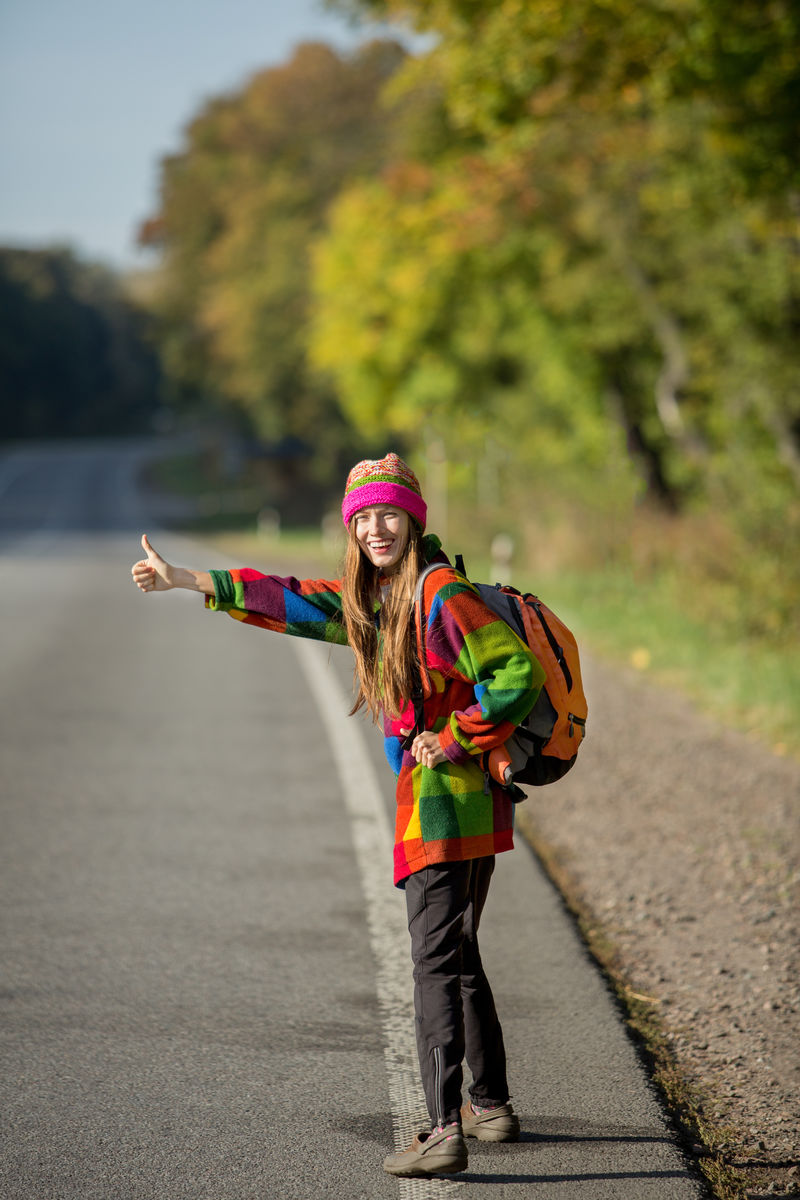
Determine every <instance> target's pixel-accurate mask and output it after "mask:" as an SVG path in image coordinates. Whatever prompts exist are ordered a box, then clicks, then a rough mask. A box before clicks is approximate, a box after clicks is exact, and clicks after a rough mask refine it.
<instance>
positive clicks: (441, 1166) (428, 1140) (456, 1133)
mask: <svg viewBox="0 0 800 1200" xmlns="http://www.w3.org/2000/svg"><path fill="white" fill-rule="evenodd" d="M466 1166H467V1147H466V1146H465V1145H464V1137H463V1135H462V1133H461V1130H460V1129H459V1127H458V1125H447V1126H445V1128H444V1129H443V1130H441V1132H439V1133H418V1134H417V1136H416V1137H415V1138H414V1140H413V1142H412V1143H411V1145H410V1146H409V1147H408V1149H407V1150H401V1151H400V1152H399V1153H397V1154H390V1155H389V1157H388V1158H386V1159H384V1161H383V1169H384V1171H388V1172H389V1174H390V1175H454V1174H455V1173H456V1172H457V1171H464V1170H466Z"/></svg>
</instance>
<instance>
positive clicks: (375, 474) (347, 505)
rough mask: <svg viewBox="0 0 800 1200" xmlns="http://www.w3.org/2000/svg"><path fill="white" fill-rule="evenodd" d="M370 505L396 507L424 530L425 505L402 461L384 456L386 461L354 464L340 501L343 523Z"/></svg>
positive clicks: (392, 455) (408, 469) (376, 460)
mask: <svg viewBox="0 0 800 1200" xmlns="http://www.w3.org/2000/svg"><path fill="white" fill-rule="evenodd" d="M373 504H396V505H397V507H398V508H402V509H403V510H404V512H407V513H408V514H409V515H410V516H412V517H413V518H414V520H415V521H416V522H417V523H418V525H419V526H420V528H421V529H423V530H424V529H425V517H426V515H427V512H428V506H427V505H426V503H425V501H424V500H423V499H422V493H421V491H420V486H419V480H418V479H417V477H416V475H415V474H414V472H413V471H412V470H411V467H409V465H408V463H404V462H403V460H402V458H398V456H397V455H396V454H387V455H386V457H385V458H377V459H373V458H365V459H364V461H363V462H360V463H356V465H355V466H354V467H353V469H352V471H351V472H350V474H349V475H348V476H347V484H346V486H345V489H344V500H343V501H342V520H343V521H344V523H345V525H346V526H347V525H349V524H350V518H351V517H352V516H353V514H354V513H357V512H358V511H359V510H360V509H362V508H368V507H369V506H370V505H373Z"/></svg>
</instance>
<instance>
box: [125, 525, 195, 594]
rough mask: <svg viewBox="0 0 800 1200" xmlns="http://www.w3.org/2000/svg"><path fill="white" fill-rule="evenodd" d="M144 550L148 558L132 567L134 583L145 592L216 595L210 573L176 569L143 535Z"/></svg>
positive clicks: (142, 559) (183, 568) (185, 568)
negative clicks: (185, 591)
mask: <svg viewBox="0 0 800 1200" xmlns="http://www.w3.org/2000/svg"><path fill="white" fill-rule="evenodd" d="M142 549H143V550H144V552H145V553H146V555H147V558H141V559H139V561H138V562H136V563H134V564H133V566H132V567H131V575H132V576H133V582H134V583H135V584H136V586H137V587H138V588H139V589H140V590H141V591H143V592H170V591H172V590H173V589H174V588H185V589H186V590H187V591H190V592H203V593H205V595H206V596H213V595H214V582H213V580H212V578H211V575H210V573H209V572H208V571H192V570H190V569H189V567H174V566H173V565H172V564H171V563H168V562H167V561H166V559H164V558H162V557H161V555H160V554H159V553H158V552H157V551H156V550H154V549H153V547H152V546H151V545H150V542H149V541H148V540H147V534H146V533H143V534H142Z"/></svg>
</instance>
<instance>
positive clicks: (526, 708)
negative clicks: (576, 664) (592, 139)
mask: <svg viewBox="0 0 800 1200" xmlns="http://www.w3.org/2000/svg"><path fill="white" fill-rule="evenodd" d="M442 576H444V579H442ZM425 612H426V613H427V614H428V615H427V630H426V662H427V666H428V668H429V669H432V670H436V671H440V672H441V673H442V674H443V675H444V676H445V677H446V678H449V679H458V680H461V681H462V682H463V683H468V684H470V685H471V687H472V692H473V695H474V697H475V702H474V703H473V704H470V705H468V706H467V707H464V708H462V709H460V710H456V711H454V712H452V713H451V714H450V719H449V722H448V724H447V725H446V726H445V727H444V728H443V729H442V730H441V732H440V734H439V744H440V745H441V747H442V750H443V751H444V753H445V754H446V755H447V757H448V759H449V760H450V761H451V762H455V763H459V762H465V761H466V760H467V759H469V758H470V756H472V755H478V754H483V753H485V752H486V751H488V750H492V749H494V747H495V746H500V745H502V744H503V742H505V741H506V740H507V738H509V737H510V736H511V734H512V733H513V731H514V728H515V726H516V725H518V724H519V722H520V721H522V720H524V718H525V717H526V716H527V714H528V713H529V712H530V710H531V708H532V707H533V705H534V703H535V701H536V697H537V696H538V695H539V692H540V690H541V687H542V684H543V683H544V679H545V673H544V670H543V668H542V666H541V664H540V663H539V661H538V659H536V658H535V657H534V655H533V654H532V653H531V651H530V650H529V648H528V647H527V646H526V645H525V643H524V642H523V641H521V640H520V638H518V637H517V635H516V633H514V631H513V630H512V629H511V628H510V627H509V626H508V625H507V624H506V623H505V621H503V620H501V619H500V618H499V617H498V616H497V615H496V614H495V613H493V612H492V611H491V610H490V609H489V608H487V607H486V605H485V604H484V603H483V601H482V600H481V599H480V596H479V595H478V593H477V591H476V590H475V589H474V588H473V587H472V586H471V584H470V583H469V582H468V581H467V580H465V579H464V578H463V577H461V576H459V575H457V574H456V573H455V572H453V574H452V575H451V576H449V578H448V573H447V572H436V573H435V574H434V575H432V576H431V577H430V579H429V580H426V585H425Z"/></svg>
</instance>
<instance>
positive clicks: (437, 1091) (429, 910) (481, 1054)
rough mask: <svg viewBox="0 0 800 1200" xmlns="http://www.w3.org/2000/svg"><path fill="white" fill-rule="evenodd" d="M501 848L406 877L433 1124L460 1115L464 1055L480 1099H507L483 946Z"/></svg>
mask: <svg viewBox="0 0 800 1200" xmlns="http://www.w3.org/2000/svg"><path fill="white" fill-rule="evenodd" d="M493 871H494V856H492V857H488V858H475V859H469V860H468V861H466V862H454V863H442V864H439V865H437V866H432V867H425V868H424V869H423V870H422V871H417V872H415V873H414V874H413V875H411V876H409V878H408V879H407V880H406V888H405V891H406V904H407V907H408V929H409V933H410V934H411V957H412V959H413V962H414V1009H415V1013H416V1034H417V1050H418V1053H419V1065H420V1073H421V1075H422V1086H423V1090H424V1092H425V1100H426V1102H427V1105H428V1112H429V1113H430V1118H431V1124H432V1125H434V1126H435V1125H442V1124H446V1123H449V1122H451V1121H459V1122H460V1120H461V1103H462V1097H461V1086H462V1081H463V1070H462V1062H463V1060H464V1058H465V1057H466V1060H467V1065H468V1067H469V1069H470V1072H471V1073H472V1080H473V1082H472V1084H471V1086H470V1096H471V1098H472V1099H473V1100H474V1101H475V1103H476V1104H479V1105H486V1106H488V1105H493V1104H505V1103H506V1101H507V1100H508V1082H507V1079H506V1053H505V1047H504V1044H503V1033H502V1030H501V1028H500V1022H499V1021H498V1019H497V1012H496V1011H495V1006H494V999H493V997H492V991H491V988H490V987H489V981H488V979H487V978H486V974H485V972H484V970H483V966H482V964H481V956H480V952H479V950H478V925H479V923H480V918H481V913H482V912H483V906H484V904H485V902H486V896H487V893H488V891H489V882H490V880H491V877H492V872H493Z"/></svg>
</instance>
